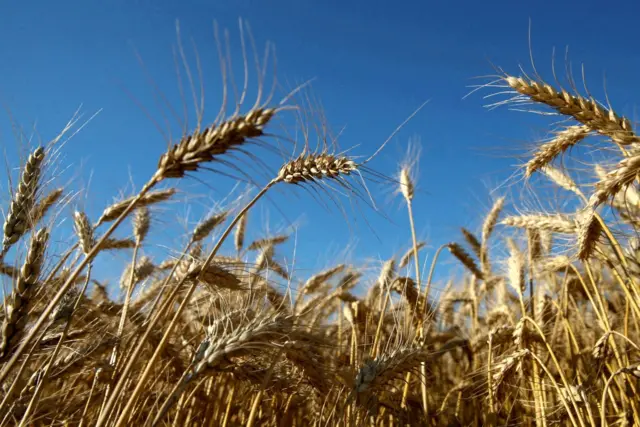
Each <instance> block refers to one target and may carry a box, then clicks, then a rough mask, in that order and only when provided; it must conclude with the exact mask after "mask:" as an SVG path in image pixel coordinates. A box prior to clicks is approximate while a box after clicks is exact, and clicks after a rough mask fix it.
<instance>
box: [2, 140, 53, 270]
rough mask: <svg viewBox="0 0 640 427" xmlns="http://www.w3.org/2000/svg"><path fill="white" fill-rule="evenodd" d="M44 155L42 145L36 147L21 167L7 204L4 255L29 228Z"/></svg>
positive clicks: (3, 244) (3, 242)
mask: <svg viewBox="0 0 640 427" xmlns="http://www.w3.org/2000/svg"><path fill="white" fill-rule="evenodd" d="M44 156H45V152H44V149H43V148H42V147H38V148H36V149H35V150H34V151H33V152H32V153H31V154H30V155H29V158H28V159H27V162H26V163H25V165H24V168H23V169H22V175H21V177H20V183H19V184H18V188H17V189H16V192H15V195H14V197H13V200H12V201H11V204H10V205H9V211H8V212H7V217H6V218H5V221H4V226H3V231H4V237H3V240H2V251H0V255H4V254H5V253H6V252H7V251H8V250H9V248H10V247H11V246H12V245H13V244H15V243H16V242H17V241H18V240H19V239H20V238H21V237H22V236H23V235H24V233H25V232H26V231H27V230H29V228H30V225H29V224H30V223H29V222H30V220H31V218H30V215H31V210H32V208H33V206H34V204H35V199H36V192H37V190H38V186H39V184H40V174H41V169H42V161H43V160H44ZM1 258H2V256H0V259H1Z"/></svg>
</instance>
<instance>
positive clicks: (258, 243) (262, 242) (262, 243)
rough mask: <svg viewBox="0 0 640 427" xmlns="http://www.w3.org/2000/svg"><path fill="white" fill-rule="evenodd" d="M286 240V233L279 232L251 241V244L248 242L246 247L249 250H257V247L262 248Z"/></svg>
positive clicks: (287, 236)
mask: <svg viewBox="0 0 640 427" xmlns="http://www.w3.org/2000/svg"><path fill="white" fill-rule="evenodd" d="M287 240H289V235H288V234H280V235H277V236H272V237H265V238H264V239H258V240H255V241H253V242H251V244H249V246H248V247H247V249H248V250H250V251H257V250H258V249H264V248H269V247H274V246H277V245H281V244H283V243H285V242H286V241H287Z"/></svg>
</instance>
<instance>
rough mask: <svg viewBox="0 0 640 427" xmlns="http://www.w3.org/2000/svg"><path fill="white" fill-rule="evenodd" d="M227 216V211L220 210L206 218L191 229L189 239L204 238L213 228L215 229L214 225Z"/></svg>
mask: <svg viewBox="0 0 640 427" xmlns="http://www.w3.org/2000/svg"><path fill="white" fill-rule="evenodd" d="M228 216H229V213H228V212H220V213H217V214H214V215H211V216H210V217H208V218H206V219H205V220H204V221H202V222H201V223H200V224H198V225H197V226H196V228H195V229H194V230H193V233H192V235H191V241H193V242H200V241H202V240H204V239H206V238H207V237H208V236H209V235H210V234H211V233H212V232H213V230H215V229H216V227H218V226H219V225H220V224H222V223H223V222H225V220H226V219H227V217H228Z"/></svg>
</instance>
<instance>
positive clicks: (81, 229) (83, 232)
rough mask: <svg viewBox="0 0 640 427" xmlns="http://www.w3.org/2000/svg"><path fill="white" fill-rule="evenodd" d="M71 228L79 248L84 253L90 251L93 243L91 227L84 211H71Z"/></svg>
mask: <svg viewBox="0 0 640 427" xmlns="http://www.w3.org/2000/svg"><path fill="white" fill-rule="evenodd" d="M73 228H74V230H75V232H76V236H77V237H78V242H79V243H80V249H82V252H83V253H84V254H85V255H86V254H88V253H89V252H91V249H92V248H93V245H94V243H95V242H94V239H93V228H92V227H91V223H90V222H89V218H88V217H87V215H86V214H85V213H84V212H80V211H75V212H74V213H73Z"/></svg>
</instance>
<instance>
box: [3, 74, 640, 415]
mask: <svg viewBox="0 0 640 427" xmlns="http://www.w3.org/2000/svg"><path fill="white" fill-rule="evenodd" d="M245 84H246V83H245ZM262 89H263V88H262V87H260V88H259V89H258V91H257V93H258V95H257V97H256V99H253V100H249V99H248V97H247V98H246V99H245V93H246V87H245V91H243V92H242V94H241V99H240V101H239V102H238V100H235V101H234V102H235V105H237V107H236V108H231V109H229V108H226V107H223V108H221V109H220V114H219V115H218V117H217V119H215V121H213V122H211V123H202V121H201V120H200V118H201V117H199V120H198V125H197V126H195V127H194V128H193V129H190V130H189V132H190V133H188V134H186V133H185V134H184V135H182V137H181V138H180V139H179V140H176V141H173V144H172V145H171V146H170V147H169V148H168V149H167V150H166V151H165V152H162V151H160V150H159V151H158V152H157V158H158V161H157V166H156V167H155V170H154V172H153V173H152V174H150V176H148V177H147V180H146V184H145V185H143V186H142V187H141V188H139V189H138V190H137V191H136V192H134V193H133V194H131V195H130V196H128V197H118V198H116V199H115V201H113V200H114V199H112V198H111V197H110V196H112V195H108V196H106V197H105V196H104V195H101V194H95V195H92V197H93V203H94V204H100V206H103V208H102V209H103V211H102V215H101V216H100V217H98V218H90V217H89V216H88V215H87V213H86V212H85V211H83V210H82V209H80V208H77V207H76V205H75V204H74V201H73V200H74V199H73V197H72V195H71V194H70V193H69V192H68V190H67V189H66V188H65V187H64V186H56V185H55V184H54V181H52V180H50V179H48V178H47V177H48V176H49V175H48V174H49V172H50V171H51V170H52V169H54V168H55V167H58V166H57V165H56V164H55V163H56V161H57V159H58V158H59V157H58V155H57V154H58V150H59V149H60V147H61V144H60V141H61V140H63V139H64V138H65V136H66V135H67V134H69V133H71V132H74V130H73V129H74V127H77V121H75V120H72V121H71V122H70V123H69V124H68V125H67V126H66V127H65V128H64V129H63V131H62V132H61V133H60V135H58V136H56V137H54V138H53V139H51V140H50V141H49V142H47V143H43V144H42V145H36V146H33V147H28V148H29V156H28V158H26V159H25V161H24V162H22V164H21V165H13V166H19V168H20V173H19V176H18V177H17V179H16V180H14V181H13V185H12V186H11V188H12V195H11V200H10V203H8V204H7V205H6V206H3V210H4V213H5V216H4V222H3V238H2V249H1V250H0V275H1V276H2V283H3V285H4V287H5V290H6V294H5V298H4V306H3V307H4V309H3V310H2V311H1V312H0V316H1V321H2V339H1V341H0V384H1V385H2V388H1V391H0V400H1V403H0V420H1V421H0V425H2V426H13V425H15V426H30V425H35V426H40V425H42V426H59V425H64V426H155V425H158V426H160V425H171V426H222V427H225V426H298V427H300V426H318V427H320V426H395V425H401V426H405V425H410V426H458V425H459V426H481V425H487V426H503V425H526V426H533V425H539V426H552V425H572V426H581V427H585V426H595V425H602V426H606V425H612V426H613V425H616V426H630V425H640V398H639V396H640V348H639V345H640V240H639V239H638V237H637V236H638V232H639V231H640V194H639V193H638V187H637V185H638V183H637V180H636V179H637V177H638V174H639V173H640V154H639V152H638V151H636V150H637V149H638V147H640V137H638V135H637V134H636V133H635V131H634V127H633V125H632V123H631V121H630V120H629V119H628V118H625V117H623V116H621V115H619V114H617V113H616V112H615V111H614V110H613V107H611V106H610V105H608V103H604V102H600V101H598V100H595V99H593V98H592V97H591V96H590V95H583V94H581V93H580V92H579V91H578V90H574V89H565V88H562V87H560V86H559V85H551V84H548V83H547V82H545V81H543V80H542V79H541V78H539V77H538V76H537V74H532V75H531V76H530V75H527V74H525V73H524V72H522V73H521V74H519V75H512V74H509V73H506V72H503V71H499V72H497V73H496V75H495V76H494V78H493V79H492V80H491V81H490V82H489V83H487V84H485V85H482V87H481V88H479V90H481V91H484V92H486V93H489V94H491V95H497V96H498V97H499V98H500V99H499V100H496V99H497V98H494V97H491V98H490V99H491V102H493V104H491V105H490V107H502V106H507V107H508V106H517V107H518V108H523V106H526V108H530V109H539V110H541V111H545V112H546V113H554V114H555V115H556V118H557V117H559V118H560V120H555V121H551V120H550V121H549V135H550V137H549V138H548V139H546V140H544V141H540V143H539V144H538V146H537V147H535V148H534V150H532V152H531V154H530V156H529V158H528V159H526V161H525V162H524V164H523V165H522V167H521V168H519V169H518V170H517V171H514V173H518V174H519V176H522V180H521V181H520V182H519V183H518V185H524V186H526V185H527V182H528V180H529V179H530V178H532V177H534V176H540V177H541V178H542V179H545V180H546V181H547V182H549V183H551V184H552V185H553V186H555V187H556V188H557V189H558V190H559V191H560V192H561V193H560V194H562V197H563V198H565V199H566V200H567V201H568V203H567V204H566V206H568V207H571V209H570V210H565V211H562V212H561V211H558V212H549V211H540V212H536V211H532V210H524V209H523V210H521V211H519V210H518V209H517V206H516V209H513V210H512V209H507V206H509V205H510V204H511V202H512V201H511V200H508V198H507V197H506V196H505V197H497V198H496V199H495V203H494V205H493V206H492V207H491V208H490V209H489V210H478V222H479V223H480V224H481V227H479V228H478V230H469V229H467V228H461V230H460V234H459V237H458V238H457V239H454V240H453V241H451V242H448V243H446V244H443V245H441V246H440V247H437V248H436V250H435V251H431V253H429V254H427V253H426V252H427V251H428V247H427V245H426V244H425V242H422V241H420V240H419V239H418V236H417V233H416V226H417V225H416V222H415V221H414V219H416V220H417V219H418V218H423V214H424V213H420V214H417V213H416V215H415V217H414V209H413V202H414V200H415V199H416V198H418V197H421V193H420V192H418V191H416V182H415V174H414V170H413V167H414V165H413V164H411V162H409V163H402V162H400V164H399V167H398V170H399V172H398V174H397V175H396V176H383V175H382V174H379V173H377V172H376V171H375V170H373V169H371V168H370V166H369V160H371V159H372V158H373V157H375V155H376V154H377V152H372V153H369V156H368V157H367V156H365V157H364V158H358V157H354V156H351V155H350V154H348V153H349V151H344V150H343V149H341V148H338V146H337V143H336V142H335V140H333V139H331V138H328V137H325V138H320V139H319V140H318V141H315V142H312V140H311V138H304V137H303V141H302V143H295V144H291V143H290V142H291V141H287V138H286V137H285V136H283V135H282V134H281V133H280V132H279V129H280V128H278V127H277V126H276V125H275V124H274V123H275V122H276V120H277V119H279V118H280V117H282V116H286V115H294V116H296V115H297V116H298V117H301V116H305V112H304V111H301V110H303V109H304V103H296V102H295V101H294V99H295V95H296V94H297V93H298V92H301V91H304V89H305V86H304V85H302V86H301V87H299V88H297V89H296V90H294V91H292V92H291V93H289V94H288V95H287V96H284V97H282V98H281V99H276V98H275V97H274V96H272V94H268V93H267V92H268V90H262ZM236 95H238V94H237V93H236ZM229 97H232V95H231V91H229ZM471 99H472V101H471V102H474V101H473V99H474V98H473V96H472V97H471ZM475 99H477V98H475ZM479 108H480V107H479ZM308 116H311V114H309V115H308ZM300 122H304V121H303V120H301V121H300ZM307 125H308V123H307ZM308 126H311V125H308ZM319 127H321V124H320V125H319ZM301 134H302V135H304V136H306V133H305V132H304V129H303V130H302V132H301ZM584 144H590V148H591V150H592V151H598V152H601V153H602V155H603V157H605V158H606V159H608V161H607V162H603V163H597V164H589V167H588V168H585V167H581V168H571V167H565V163H564V162H563V158H564V156H565V155H566V154H568V153H570V152H571V150H572V149H573V148H575V147H577V146H582V145H584ZM264 148H267V149H271V150H275V151H276V152H277V153H279V154H280V155H282V156H283V158H285V159H286V160H285V161H284V162H282V163H279V164H269V165H266V166H267V167H265V169H264V170H267V171H269V173H270V174H271V175H269V176H268V178H267V179H262V177H258V176H253V175H252V173H253V170H252V169H251V168H246V163H241V162H239V161H238V156H240V155H241V156H245V157H244V159H245V160H246V159H249V161H255V162H258V160H259V159H258V155H257V154H255V150H259V149H264ZM382 148H384V144H382V145H381V146H380V149H382ZM62 149H64V147H62ZM147 166H148V165H147ZM223 166H225V167H228V168H231V169H232V170H234V171H236V172H237V173H238V174H239V175H241V176H251V177H252V179H253V181H255V182H256V184H257V185H256V186H255V187H254V189H253V192H252V193H251V194H250V196H249V197H245V198H243V199H240V200H241V203H230V205H229V206H228V207H226V208H224V209H220V210H218V211H216V212H214V213H213V214H212V215H210V216H209V217H206V218H204V219H203V220H202V221H201V222H200V223H199V224H198V225H197V226H196V227H194V228H193V229H192V230H190V231H189V233H187V234H185V235H184V236H182V239H181V241H180V242H178V243H176V244H175V246H172V247H171V250H170V251H166V252H165V253H170V255H168V256H167V257H166V258H165V259H154V258H152V257H150V256H148V255H147V254H146V253H145V252H147V250H148V246H149V245H148V244H147V242H148V241H149V236H153V234H154V233H158V232H159V230H158V229H157V227H156V224H157V222H155V221H156V220H157V217H158V216H160V215H163V214H165V212H166V211H163V210H162V206H163V205H166V204H167V203H169V202H170V201H171V200H172V199H174V198H175V197H176V195H177V193H178V190H177V182H179V181H181V180H188V179H197V178H198V177H199V176H202V175H206V174H209V175H213V176H215V174H216V173H217V172H220V170H221V169H220V168H222V167H223ZM261 170H262V169H261ZM8 178H9V177H8ZM372 180H373V181H376V180H382V181H384V182H386V183H387V184H389V185H392V186H394V191H395V192H396V193H397V195H398V197H399V198H400V199H401V200H402V207H403V210H404V211H405V212H406V224H405V227H406V228H407V230H408V232H410V233H411V236H412V242H411V245H410V247H409V248H408V250H407V252H406V253H405V254H404V255H402V256H398V257H394V258H391V259H388V260H386V261H385V262H383V263H381V265H379V266H378V267H377V271H376V272H375V274H373V275H372V274H370V269H365V268H363V267H361V266H358V265H350V264H346V263H345V264H336V265H332V266H328V268H327V269H325V270H322V271H317V272H316V273H315V274H308V275H306V276H304V277H302V276H301V275H300V274H299V273H297V274H292V272H291V271H289V269H288V268H287V266H286V265H284V264H283V263H281V262H280V259H281V258H280V257H279V256H278V253H279V252H281V248H282V244H283V243H285V242H287V241H288V240H289V239H290V238H291V235H290V234H269V233H265V234H264V235H263V236H262V237H258V238H256V239H253V240H252V239H250V238H249V235H248V234H247V225H248V224H249V223H251V221H253V220H254V218H256V217H254V216H252V212H253V211H254V209H256V206H259V205H260V203H262V202H264V199H265V195H268V194H271V192H273V191H275V190H279V191H281V192H283V194H284V195H285V197H286V196H287V195H288V194H292V195H293V194H294V193H305V194H307V195H309V194H312V195H313V197H315V198H316V199H320V200H326V201H327V202H328V203H332V202H334V201H338V203H341V202H340V201H341V200H343V199H344V198H346V199H351V198H358V199H360V200H363V201H367V200H369V199H370V198H371V197H372V196H371V194H370V193H369V191H368V188H369V187H368V185H369V182H370V181H372ZM124 181H125V180H123V185H125V184H126V182H124ZM578 183H579V184H578ZM584 183H587V184H586V185H585V184H584ZM96 199H97V200H96ZM305 206H313V205H312V204H311V203H309V204H308V205H305ZM61 207H65V208H69V207H70V208H72V209H71V212H72V215H71V216H70V217H69V218H67V221H66V222H63V224H65V226H64V227H66V229H65V230H64V232H68V233H69V235H71V236H73V238H72V239H71V240H72V243H71V244H69V245H67V246H62V245H59V244H56V245H54V244H53V243H52V242H53V240H54V237H53V235H54V234H56V235H58V234H59V233H61V232H62V231H61V230H60V228H59V227H57V226H56V227H54V225H55V224H59V223H60V222H59V221H58V220H59V219H60V216H62V215H67V216H69V215H68V211H69V209H61ZM64 227H63V228H64ZM498 231H499V232H498ZM302 234H303V233H302ZM116 236H118V237H116ZM264 236H266V237H264ZM299 238H300V239H302V240H304V236H303V235H301V236H299ZM325 243H327V244H329V243H330V242H325ZM167 244H168V243H167ZM172 244H173V243H172ZM106 253H111V254H113V253H119V254H121V255H122V258H123V259H126V260H127V262H125V263H123V264H122V265H118V266H115V267H114V266H111V267H110V268H111V269H113V268H115V269H116V272H115V274H112V275H115V276H118V277H120V280H119V282H118V281H115V282H114V283H111V282H109V280H108V279H109V278H104V277H100V275H99V273H98V270H99V269H97V268H96V269H94V268H93V267H94V265H95V264H97V263H99V262H100V259H101V257H102V256H104V255H105V254H106ZM445 253H448V254H449V256H451V257H453V259H455V260H456V262H459V265H460V266H461V267H462V268H464V271H465V275H464V277H462V278H459V277H456V276H453V275H452V276H451V277H452V279H451V281H449V283H448V285H447V286H446V288H444V289H442V288H440V289H439V290H438V291H437V292H436V287H437V286H436V285H435V284H434V276H435V275H434V271H435V270H436V267H437V266H438V270H439V271H440V274H442V272H441V270H442V269H444V268H446V266H442V265H439V263H440V262H441V261H440V260H441V258H442V257H441V255H442V254H445ZM427 257H428V259H429V262H426V263H425V259H427ZM112 273H113V272H112Z"/></svg>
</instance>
